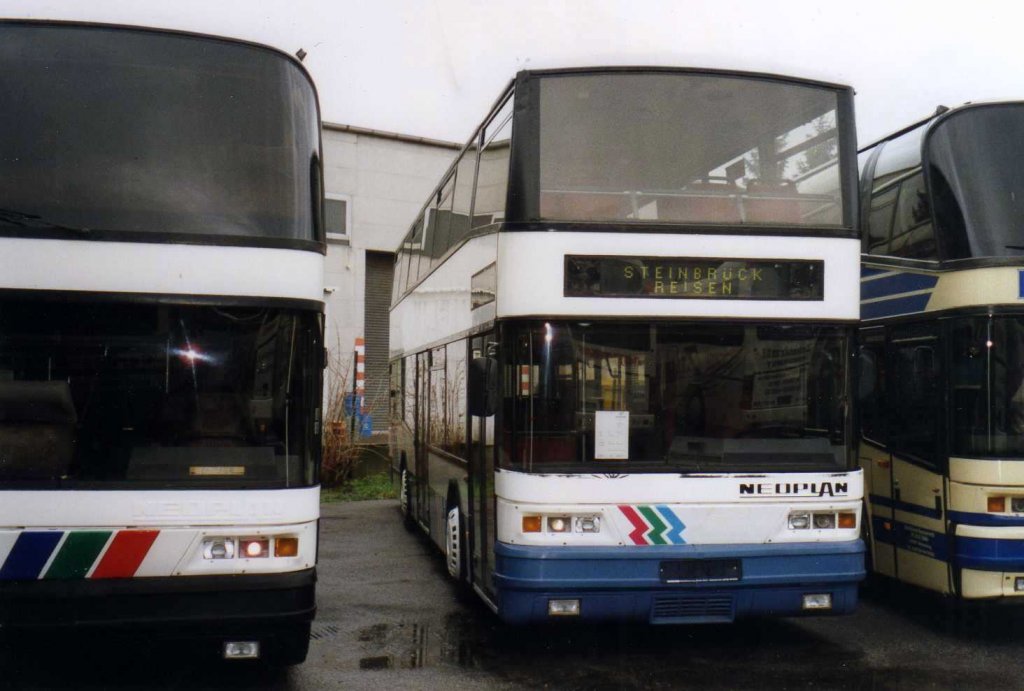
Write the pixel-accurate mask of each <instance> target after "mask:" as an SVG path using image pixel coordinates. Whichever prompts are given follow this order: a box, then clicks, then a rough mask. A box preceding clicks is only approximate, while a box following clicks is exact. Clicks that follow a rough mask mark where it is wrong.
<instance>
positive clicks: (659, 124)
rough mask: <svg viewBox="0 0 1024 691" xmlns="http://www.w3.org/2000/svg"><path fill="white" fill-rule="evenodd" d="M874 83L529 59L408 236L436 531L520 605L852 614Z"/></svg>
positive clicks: (426, 497) (413, 409) (606, 610)
mask: <svg viewBox="0 0 1024 691" xmlns="http://www.w3.org/2000/svg"><path fill="white" fill-rule="evenodd" d="M854 139H855V137H854V130H853V115H852V92H851V90H850V89H848V88H847V87H843V86H836V85H832V84H825V83H819V82H812V81H805V80H799V79H790V78H785V77H777V76H770V75H760V74H747V73H734V72H718V71H709V70H689V69H660V68H618V69H616V68H606V69H572V70H551V71H548V70H545V71H526V72H521V73H520V74H519V75H517V77H516V78H515V80H514V81H513V83H512V84H511V85H510V86H509V87H508V90H507V91H506V92H505V93H504V94H503V95H502V96H501V98H500V99H499V100H498V101H497V103H496V104H495V106H494V108H493V109H492V110H491V112H490V113H489V114H488V116H487V118H486V120H485V121H484V123H483V124H482V125H481V126H480V127H479V129H478V130H477V131H476V132H475V133H474V134H473V136H472V138H471V139H470V140H469V142H468V144H467V145H466V147H465V148H464V149H463V151H462V153H461V154H460V156H459V157H458V158H457V160H456V161H455V162H454V163H453V165H452V166H451V168H450V169H449V171H448V172H447V173H446V175H445V176H444V178H443V179H442V181H441V184H440V185H439V186H438V187H437V189H436V190H435V191H434V193H433V194H432V195H431V197H430V199H429V200H428V202H427V204H426V205H425V206H424V208H423V210H422V212H421V214H420V215H419V217H418V218H417V219H416V221H415V222H414V224H413V226H412V228H411V229H410V231H409V233H408V235H407V236H406V238H405V240H404V241H403V243H402V245H401V247H400V248H399V252H398V256H397V260H396V265H395V266H396V272H395V292H394V299H393V305H392V311H391V327H392V340H391V344H392V349H393V352H392V369H391V376H392V385H391V390H392V406H391V408H392V410H391V414H392V419H393V425H392V430H393V433H392V442H393V458H394V469H395V473H396V477H397V478H398V479H399V482H400V485H401V505H402V509H403V511H404V513H405V516H406V520H407V522H408V523H409V525H410V526H413V527H414V526H417V525H418V526H419V527H421V528H422V529H424V530H425V531H426V532H427V533H428V534H429V535H430V536H431V537H432V538H433V540H434V541H435V542H436V543H437V544H438V546H439V547H440V548H441V549H442V550H443V551H444V552H445V554H446V557H447V563H448V570H449V572H450V573H451V575H452V576H453V577H455V578H456V579H458V580H459V581H462V582H465V583H469V584H472V586H473V588H474V589H475V590H476V592H477V593H479V595H480V596H481V597H482V598H484V600H486V601H487V602H488V603H489V604H490V605H491V606H492V607H493V608H494V610H495V611H496V612H497V613H498V614H499V615H500V616H501V617H502V618H503V619H504V620H506V621H509V622H527V621H536V620H545V619H548V618H557V617H576V618H583V619H621V620H625V619H634V620H641V621H649V622H652V623H679V622H710V621H731V620H733V619H734V618H736V617H740V616H748V615H755V614H777V615H783V614H799V613H843V612H849V611H850V610H851V609H852V608H853V607H854V605H855V603H856V600H857V583H858V581H859V580H860V579H861V578H862V577H863V574H864V564H863V552H864V546H863V543H862V541H861V540H860V506H861V500H862V480H861V471H860V470H858V469H856V468H855V464H854V462H853V454H852V448H853V447H852V439H853V436H852V431H851V405H850V393H849V391H850V363H851V340H852V338H853V336H854V330H855V327H856V323H857V318H858V300H857V281H858V272H859V264H858V262H859V242H858V235H857V230H856V223H855V218H856V205H857V186H856V183H857V181H856V177H857V171H856V151H855V148H856V147H855V143H854Z"/></svg>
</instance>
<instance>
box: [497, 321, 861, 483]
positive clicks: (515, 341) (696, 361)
mask: <svg viewBox="0 0 1024 691" xmlns="http://www.w3.org/2000/svg"><path fill="white" fill-rule="evenodd" d="M506 328H509V329H511V330H512V332H511V333H510V334H509V335H510V336H511V337H510V338H508V339H507V340H505V341H504V342H506V343H508V344H509V346H510V347H509V348H508V350H509V351H511V352H508V353H507V354H506V360H505V362H506V374H505V398H504V401H505V404H504V406H505V407H504V410H503V414H504V415H506V416H507V420H508V422H507V423H506V427H509V428H511V429H513V430H514V433H513V437H512V438H509V439H506V440H505V441H506V446H505V449H504V454H503V456H504V462H505V463H506V464H507V465H508V466H509V467H515V468H524V469H527V470H529V469H534V470H542V471H544V472H547V471H548V470H554V469H556V468H560V467H561V468H565V469H567V470H571V471H573V472H580V471H581V470H591V471H598V472H600V471H602V470H606V471H608V472H616V471H620V470H628V471H629V472H637V471H645V470H649V471H666V470H669V471H681V472H736V471H746V470H749V471H758V470H760V471H768V470H771V471H783V470H843V469H845V468H846V466H847V462H848V451H847V449H848V443H849V441H848V438H847V430H848V423H849V419H848V415H849V406H848V405H847V377H848V364H847V363H848V357H847V349H848V342H849V338H850V336H851V331H850V328H849V327H841V326H818V325H800V326H779V325H728V324H710V323H687V324H680V323H628V322H627V323H615V324H602V323H599V322H593V323H588V322H546V323H534V324H527V325H517V326H512V325H510V326H508V327H506Z"/></svg>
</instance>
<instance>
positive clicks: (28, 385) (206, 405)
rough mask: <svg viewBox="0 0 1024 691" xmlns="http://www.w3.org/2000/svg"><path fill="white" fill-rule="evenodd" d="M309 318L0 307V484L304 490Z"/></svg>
mask: <svg viewBox="0 0 1024 691" xmlns="http://www.w3.org/2000/svg"><path fill="white" fill-rule="evenodd" d="M319 340H320V336H319V317H318V315H316V314H313V313H303V312H296V311H289V310H281V309H271V308H254V307H245V308H240V307H239V308H235V307H231V308H228V307H214V306H168V305H152V304H136V305H125V304H114V303H93V302H89V303H84V302H83V303H79V302H51V301H39V300H14V299H4V300H2V301H0V485H2V486H8V487H19V486H25V485H29V486H44V487H60V488H74V487H90V486H99V487H108V486H116V485H130V486H132V487H148V488H153V487H181V486H186V487H187V486H191V487H232V488H234V487H268V488H270V487H294V486H308V485H312V484H314V482H315V480H316V478H315V467H316V466H315V459H316V458H317V456H316V449H315V448H311V447H310V445H309V443H308V440H309V439H310V438H311V434H310V432H311V430H312V425H313V418H314V410H315V409H317V408H318V407H319V405H320V403H319V401H317V400H316V391H317V390H318V389H317V386H318V385H319V376H320V374H319V370H318V369H317V368H316V367H314V366H313V363H315V362H319V360H320V356H319V353H318V350H317V347H316V343H317V342H318V341H319Z"/></svg>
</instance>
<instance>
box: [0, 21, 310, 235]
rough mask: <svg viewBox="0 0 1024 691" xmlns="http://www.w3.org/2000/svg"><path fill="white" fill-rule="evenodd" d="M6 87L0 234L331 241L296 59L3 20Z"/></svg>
mask: <svg viewBox="0 0 1024 691" xmlns="http://www.w3.org/2000/svg"><path fill="white" fill-rule="evenodd" d="M0 99H2V100H3V107H2V108H0V179H2V180H3V181H4V182H3V185H0V233H3V232H8V233H10V232H14V233H20V234H33V233H38V234H45V233H53V232H55V231H56V232H61V231H63V232H77V233H79V234H80V236H81V237H101V236H102V233H115V234H117V233H120V234H122V235H123V234H124V233H142V234H148V235H150V236H152V235H157V234H159V235H169V236H175V237H178V238H181V236H186V237H188V236H235V237H236V238H237V237H242V238H251V239H253V240H254V241H255V243H256V244H265V243H267V242H268V241H269V242H273V241H277V242H282V241H292V242H294V241H310V242H313V241H318V240H319V238H318V237H317V234H318V223H317V222H316V217H317V214H318V211H317V204H316V201H315V199H316V197H317V195H319V193H320V180H319V175H318V173H317V166H318V162H317V159H318V156H319V154H318V152H319V128H318V125H317V117H318V115H317V106H316V94H315V92H314V90H313V87H312V85H311V83H310V81H309V79H308V78H307V77H306V75H305V74H304V73H303V72H302V70H301V68H299V67H298V66H297V65H296V64H293V62H292V61H291V60H289V59H288V58H287V57H286V56H284V55H280V54H277V53H275V52H274V51H271V50H267V49H265V48H259V47H255V46H250V45H246V44H240V43H234V42H229V41H221V40H216V39H211V38H203V37H193V36H186V35H181V34H163V33H157V32H149V31H142V30H129V29H118V28H107V27H94V26H85V27H81V26H62V25H52V26H47V25H22V24H17V23H14V24H3V25H0ZM181 239H184V238H181ZM213 241H214V242H215V241H216V240H215V239H214V240H213ZM236 242H238V241H237V240H236Z"/></svg>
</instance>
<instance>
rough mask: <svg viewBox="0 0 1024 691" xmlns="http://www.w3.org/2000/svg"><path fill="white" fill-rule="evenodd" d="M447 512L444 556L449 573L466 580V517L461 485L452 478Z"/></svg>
mask: <svg viewBox="0 0 1024 691" xmlns="http://www.w3.org/2000/svg"><path fill="white" fill-rule="evenodd" d="M446 506H447V512H446V516H445V534H444V556H445V565H446V566H447V567H448V575H450V576H451V577H452V578H453V579H455V580H456V581H457V582H459V583H464V582H465V580H466V546H467V545H466V544H465V542H466V541H465V535H466V531H465V518H464V517H463V515H462V509H461V504H460V502H459V486H458V484H457V483H456V482H455V481H454V480H452V481H451V482H450V483H449V484H448V501H447V503H446Z"/></svg>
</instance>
